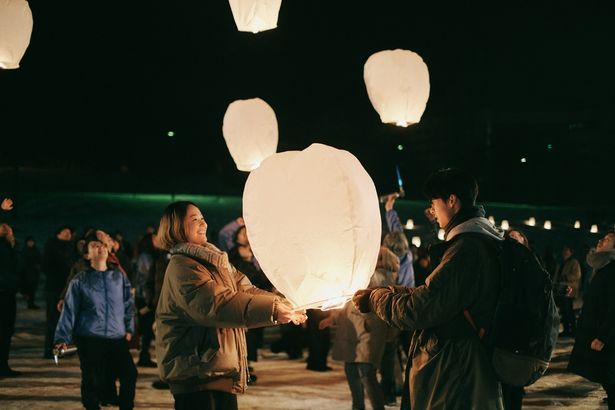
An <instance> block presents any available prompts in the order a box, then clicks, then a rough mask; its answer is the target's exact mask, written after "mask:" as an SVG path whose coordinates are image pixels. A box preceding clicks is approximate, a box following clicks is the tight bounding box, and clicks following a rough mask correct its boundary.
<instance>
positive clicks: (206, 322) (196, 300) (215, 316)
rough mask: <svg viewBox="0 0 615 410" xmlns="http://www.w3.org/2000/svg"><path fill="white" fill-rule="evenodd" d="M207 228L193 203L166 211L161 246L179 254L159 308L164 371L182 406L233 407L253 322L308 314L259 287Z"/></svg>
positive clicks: (265, 323)
mask: <svg viewBox="0 0 615 410" xmlns="http://www.w3.org/2000/svg"><path fill="white" fill-rule="evenodd" d="M206 234H207V223H206V222H205V219H204V218H203V215H202V213H201V211H200V210H199V208H198V207H197V206H196V204H194V203H193V202H189V201H180V202H174V203H172V204H170V205H169V206H167V208H166V209H165V210H164V212H163V215H162V218H161V219H160V227H159V230H158V242H159V243H158V245H159V247H161V248H163V249H165V250H168V251H169V253H170V254H171V260H170V261H169V265H168V267H167V271H166V274H165V278H164V283H163V285H162V290H161V293H160V300H159V302H158V308H157V310H156V329H157V332H156V356H157V357H158V370H159V372H160V376H161V378H162V379H163V380H164V381H167V382H168V383H169V385H170V387H171V393H173V397H174V399H175V408H176V409H197V408H198V409H203V408H206V409H229V410H232V409H236V408H237V398H236V396H235V394H236V393H244V392H245V389H246V384H247V377H248V362H247V358H246V352H247V347H246V339H245V329H246V328H248V327H250V328H253V327H263V326H271V325H274V324H278V323H288V322H291V321H292V322H294V323H295V324H299V323H302V322H304V321H305V319H306V316H305V313H304V312H303V311H299V312H296V311H292V310H291V309H290V308H289V307H288V306H286V305H285V304H284V303H283V301H282V300H280V299H279V297H278V296H276V295H274V294H273V293H270V292H266V291H263V290H260V289H258V288H256V287H254V286H253V285H252V283H250V281H249V280H248V278H247V277H246V276H244V275H243V274H242V273H241V272H239V271H237V270H236V269H235V268H234V267H233V266H232V265H231V264H230V263H229V260H228V256H227V254H226V253H225V252H222V251H220V250H219V249H218V248H216V247H215V246H214V245H212V244H210V243H208V242H207V236H206Z"/></svg>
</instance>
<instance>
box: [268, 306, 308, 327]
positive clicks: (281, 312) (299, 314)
mask: <svg viewBox="0 0 615 410" xmlns="http://www.w3.org/2000/svg"><path fill="white" fill-rule="evenodd" d="M273 319H274V322H276V323H279V324H282V325H284V324H286V323H290V322H293V323H294V324H296V325H300V324H301V323H303V322H305V321H306V320H307V315H306V313H305V310H303V309H301V310H293V309H292V308H291V307H290V306H288V305H286V304H284V303H282V302H278V303H276V305H275V308H274V311H273Z"/></svg>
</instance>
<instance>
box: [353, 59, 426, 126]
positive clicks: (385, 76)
mask: <svg viewBox="0 0 615 410" xmlns="http://www.w3.org/2000/svg"><path fill="white" fill-rule="evenodd" d="M363 79H364V80H365V87H366V88H367V95H368V96H369V100H370V101H371V102H372V105H373V106H374V109H375V110H376V111H377V112H378V114H380V120H381V121H382V122H384V123H391V124H396V125H398V126H401V127H407V126H408V125H411V124H416V123H418V122H419V121H420V120H421V116H422V115H423V112H424V111H425V106H426V105H427V100H428V99H429V72H428V71H427V65H426V64H425V63H424V62H423V59H422V58H421V56H419V55H418V54H416V53H414V52H412V51H409V50H400V49H397V50H384V51H380V52H378V53H375V54H372V55H371V56H370V57H369V58H368V59H367V61H366V62H365V66H364V68H363Z"/></svg>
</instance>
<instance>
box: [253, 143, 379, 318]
mask: <svg viewBox="0 0 615 410" xmlns="http://www.w3.org/2000/svg"><path fill="white" fill-rule="evenodd" d="M243 213H244V220H245V223H246V228H247V232H248V237H249V240H250V245H251V247H252V250H253V251H254V255H255V256H256V258H257V259H258V262H259V264H260V265H261V267H262V269H263V271H264V272H265V274H266V275H267V277H268V278H269V280H270V281H271V283H273V285H274V286H275V287H276V289H277V290H279V291H280V292H281V293H282V294H284V296H286V298H287V299H288V300H289V301H291V302H292V304H293V305H294V306H295V307H303V308H306V307H321V308H323V309H324V308H331V307H333V306H336V305H339V304H343V303H344V302H345V301H347V300H349V299H350V297H351V296H352V295H353V294H354V292H355V291H357V290H358V289H362V288H364V287H366V286H367V285H368V284H369V280H370V277H371V276H372V274H373V273H374V269H375V267H376V261H377V258H378V252H379V250H380V235H381V220H380V210H379V203H378V196H377V194H376V188H375V186H374V183H373V181H372V179H371V178H370V176H369V175H368V174H367V172H366V171H365V169H364V168H363V167H362V166H361V164H360V163H359V161H358V160H357V159H356V158H355V157H354V156H353V155H352V154H350V153H349V152H347V151H342V150H338V149H335V148H332V147H329V146H326V145H322V144H313V145H311V146H310V147H309V148H307V149H305V150H303V151H290V152H282V153H278V154H274V155H272V156H270V157H269V158H267V159H266V160H265V161H263V163H262V164H261V166H260V167H259V168H258V169H256V170H254V171H252V173H251V174H250V176H249V178H248V181H247V182H246V187H245V190H244V195H243Z"/></svg>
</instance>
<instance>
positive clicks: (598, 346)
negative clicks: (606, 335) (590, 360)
mask: <svg viewBox="0 0 615 410" xmlns="http://www.w3.org/2000/svg"><path fill="white" fill-rule="evenodd" d="M591 348H592V350H595V351H597V352H601V351H602V349H604V343H603V342H602V340H600V339H594V340H592V345H591Z"/></svg>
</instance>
